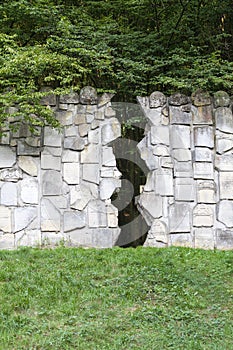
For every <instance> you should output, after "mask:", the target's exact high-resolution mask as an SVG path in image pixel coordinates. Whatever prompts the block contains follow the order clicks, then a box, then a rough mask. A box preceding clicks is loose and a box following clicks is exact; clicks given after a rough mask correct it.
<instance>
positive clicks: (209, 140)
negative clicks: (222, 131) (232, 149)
mask: <svg viewBox="0 0 233 350" xmlns="http://www.w3.org/2000/svg"><path fill="white" fill-rule="evenodd" d="M194 145H195V146H199V147H209V148H213V147H214V130H213V127H212V126H201V127H194Z"/></svg>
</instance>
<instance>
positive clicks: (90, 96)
mask: <svg viewBox="0 0 233 350" xmlns="http://www.w3.org/2000/svg"><path fill="white" fill-rule="evenodd" d="M97 99H98V97H97V92H96V90H95V89H94V88H93V87H91V86H85V87H84V88H82V90H81V91H80V103H82V104H83V105H88V104H90V105H95V104H97Z"/></svg>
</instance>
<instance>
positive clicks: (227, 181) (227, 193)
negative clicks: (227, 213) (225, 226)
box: [219, 172, 233, 215]
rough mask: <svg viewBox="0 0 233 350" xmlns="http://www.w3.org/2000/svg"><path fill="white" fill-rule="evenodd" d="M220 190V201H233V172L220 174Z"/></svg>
mask: <svg viewBox="0 0 233 350" xmlns="http://www.w3.org/2000/svg"><path fill="white" fill-rule="evenodd" d="M219 189H220V199H233V172H220V173H219ZM232 215H233V214H232Z"/></svg>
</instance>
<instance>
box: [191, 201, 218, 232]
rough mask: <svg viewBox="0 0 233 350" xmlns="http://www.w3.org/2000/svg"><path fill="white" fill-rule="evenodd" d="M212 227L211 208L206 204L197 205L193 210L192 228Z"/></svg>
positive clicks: (212, 216)
mask: <svg viewBox="0 0 233 350" xmlns="http://www.w3.org/2000/svg"><path fill="white" fill-rule="evenodd" d="M213 225H214V210H213V207H212V206H210V205H207V204H197V205H196V206H195V208H194V209H193V226H196V227H211V226H213Z"/></svg>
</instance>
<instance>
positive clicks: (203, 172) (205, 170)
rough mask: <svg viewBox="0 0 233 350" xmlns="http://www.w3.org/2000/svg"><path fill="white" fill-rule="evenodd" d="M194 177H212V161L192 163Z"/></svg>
mask: <svg viewBox="0 0 233 350" xmlns="http://www.w3.org/2000/svg"><path fill="white" fill-rule="evenodd" d="M193 170H194V179H214V169H213V164H212V163H204V162H202V163H201V162H199V163H198V162H196V163H193Z"/></svg>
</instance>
